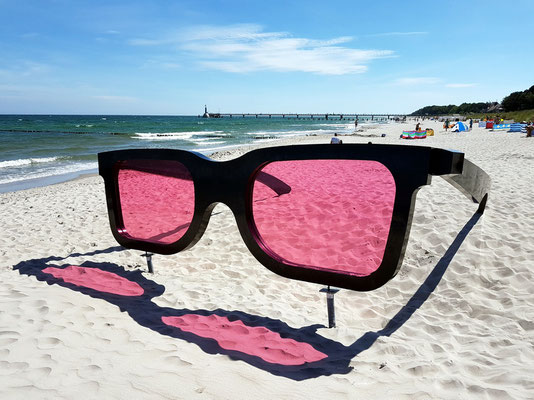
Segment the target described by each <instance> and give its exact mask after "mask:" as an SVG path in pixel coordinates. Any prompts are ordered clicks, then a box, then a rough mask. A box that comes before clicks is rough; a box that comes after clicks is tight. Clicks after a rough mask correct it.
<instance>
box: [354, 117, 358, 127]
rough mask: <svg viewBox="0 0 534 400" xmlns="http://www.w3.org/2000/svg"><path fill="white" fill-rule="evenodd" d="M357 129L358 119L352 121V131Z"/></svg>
mask: <svg viewBox="0 0 534 400" xmlns="http://www.w3.org/2000/svg"><path fill="white" fill-rule="evenodd" d="M357 129H358V117H356V119H355V120H354V130H357Z"/></svg>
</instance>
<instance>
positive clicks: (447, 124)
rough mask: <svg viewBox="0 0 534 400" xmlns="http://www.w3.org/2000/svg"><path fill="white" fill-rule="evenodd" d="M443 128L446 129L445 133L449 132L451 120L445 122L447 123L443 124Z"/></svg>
mask: <svg viewBox="0 0 534 400" xmlns="http://www.w3.org/2000/svg"><path fill="white" fill-rule="evenodd" d="M443 127H444V128H445V132H447V129H449V118H447V119H446V120H445V123H444V124H443Z"/></svg>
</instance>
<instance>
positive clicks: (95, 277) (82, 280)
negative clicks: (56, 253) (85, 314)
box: [43, 265, 145, 296]
mask: <svg viewBox="0 0 534 400" xmlns="http://www.w3.org/2000/svg"><path fill="white" fill-rule="evenodd" d="M43 272H45V273H47V274H50V275H52V276H54V277H55V278H58V279H63V280H64V281H65V282H67V283H72V284H73V285H76V286H82V287H86V288H89V289H93V290H98V291H99V292H104V293H111V294H118V295H121V296H142V295H143V294H144V292H145V291H144V290H143V288H142V287H141V286H140V285H139V284H138V283H136V282H132V281H129V280H128V279H126V278H123V277H122V276H119V275H117V274H114V273H112V272H107V271H102V270H101V269H98V268H85V267H78V266H76V265H69V266H68V267H67V268H54V267H48V268H45V269H43Z"/></svg>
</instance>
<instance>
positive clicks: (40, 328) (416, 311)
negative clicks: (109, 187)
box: [0, 121, 534, 400]
mask: <svg viewBox="0 0 534 400" xmlns="http://www.w3.org/2000/svg"><path fill="white" fill-rule="evenodd" d="M414 126H415V122H411V121H410V122H409V123H406V124H389V125H381V126H379V127H377V128H374V129H369V130H367V131H365V132H360V135H358V136H342V137H340V138H341V139H342V140H343V142H344V143H367V142H368V141H372V142H373V143H389V144H402V145H407V146H410V145H423V146H434V147H441V148H446V149H454V150H459V151H462V152H465V155H466V158H467V159H469V160H471V161H472V162H474V163H475V164H477V165H478V166H480V167H481V168H483V169H484V170H485V171H486V172H487V173H488V174H489V175H490V177H491V179H492V188H491V192H490V196H489V201H488V204H487V208H486V211H485V213H484V214H483V215H482V216H481V217H480V218H479V217H478V216H476V215H475V211H476V209H477V205H476V204H474V203H472V202H470V201H469V200H468V199H467V198H465V197H464V196H463V195H462V194H460V193H459V192H458V191H457V190H455V189H454V188H453V187H452V186H450V185H449V184H448V183H446V182H445V181H444V180H443V179H441V178H439V177H434V178H433V181H432V184H431V185H428V186H425V187H423V188H422V189H421V190H420V191H419V193H418V196H417V205H416V210H415V215H414V219H413V225H412V230H411V235H410V239H409V244H408V247H407V249H406V254H405V257H404V263H403V266H402V268H401V271H400V273H399V274H398V275H397V276H396V277H395V278H393V279H392V280H391V281H390V282H388V283H387V284H386V285H384V286H383V287H381V288H379V289H377V290H375V291H372V292H367V293H360V292H354V291H350V290H342V291H340V292H339V293H338V294H337V295H336V298H335V301H336V319H337V327H336V328H333V329H328V328H326V327H325V325H327V313H326V300H325V296H324V294H323V293H320V292H319V290H320V289H321V288H322V286H321V285H316V284H311V283H306V282H300V281H292V280H289V279H286V278H283V277H280V276H278V275H276V274H274V273H272V272H270V271H269V270H268V269H267V268H265V267H264V266H262V265H261V264H260V263H259V262H258V261H256V259H255V258H254V257H253V256H252V255H251V254H250V253H249V252H248V250H247V248H246V247H245V244H244V243H243V241H242V239H241V236H240V235H239V232H238V230H237V227H236V225H235V220H234V218H233V215H232V213H231V212H230V210H229V209H228V208H227V207H226V206H224V205H218V206H217V207H216V209H215V210H214V214H213V216H212V218H211V220H210V223H209V225H208V228H207V230H206V233H205V235H204V236H203V238H202V239H201V240H200V241H199V242H198V243H197V244H196V245H195V246H194V247H192V248H191V249H189V250H187V251H184V252H182V253H179V254H176V255H171V256H161V255H155V256H154V257H153V262H154V269H155V272H154V274H149V273H147V267H146V262H145V259H144V258H143V257H141V254H142V253H141V252H140V251H134V250H127V249H123V248H121V247H120V246H119V245H118V244H117V242H116V241H115V239H114V238H113V236H112V234H111V231H110V228H109V222H108V216H107V210H106V204H105V196H104V184H103V180H102V178H101V177H99V176H90V177H84V178H82V179H76V180H73V181H69V182H66V183H61V184H56V185H51V186H47V187H42V188H34V189H28V190H23V191H18V192H12V193H3V194H0V260H1V263H0V280H1V282H2V283H1V285H0V394H1V397H2V399H10V400H11V399H24V400H29V399H72V398H75V397H77V398H80V397H81V398H84V399H93V398H99V399H128V400H131V399H191V398H195V399H250V398H256V399H307V400H309V399H336V400H337V399H356V398H366V399H454V400H457V399H514V400H517V399H532V398H534V380H533V379H532V370H533V369H534V207H533V199H534V139H533V138H525V134H524V133H504V132H491V131H488V130H485V129H482V128H478V127H474V128H473V131H471V132H467V133H465V132H461V133H455V132H450V131H449V132H445V131H444V130H443V128H442V126H441V123H438V122H429V121H424V122H423V123H422V127H423V128H433V129H434V130H435V136H431V137H428V138H427V139H424V140H401V139H399V135H400V134H401V133H402V131H403V129H406V130H408V129H410V130H411V129H413V128H414ZM382 133H385V134H386V136H385V137H381V134H382ZM368 134H369V135H370V136H366V135H368ZM329 141H330V136H309V137H301V138H296V139H292V141H291V142H292V143H297V142H299V143H300V142H304V143H328V142H329ZM278 144H286V143H285V142H269V143H267V144H264V145H278ZM250 149H251V147H243V148H240V149H237V150H232V151H227V152H225V153H224V154H219V155H218V157H219V158H224V159H228V158H233V157H236V156H237V155H238V154H241V153H243V152H245V151H248V150H250ZM332 206H333V207H335V206H336V205H335V204H333V205H332ZM70 265H73V266H82V267H88V268H98V269H100V270H102V271H106V272H107V273H110V274H111V273H112V274H114V275H115V276H119V277H121V278H122V279H119V278H117V279H119V281H120V283H121V284H122V285H123V286H124V289H125V290H133V291H134V292H135V290H137V289H138V288H139V287H141V288H142V289H143V293H144V294H143V295H142V296H136V295H132V296H129V295H121V294H112V293H105V292H104V293H99V292H98V291H97V290H94V289H91V288H83V287H81V286H79V285H76V284H73V283H65V282H64V281H62V280H61V279H60V278H55V277H54V275H52V274H51V273H47V272H44V271H43V270H44V269H46V268H50V269H49V270H48V271H54V268H62V267H65V266H70ZM82 273H83V272H82ZM129 282H134V284H131V285H130V284H129ZM129 285H130V286H129ZM185 315H189V316H190V315H196V316H197V317H195V318H197V319H200V320H201V321H204V322H205V326H208V325H209V324H210V323H213V324H215V325H216V324H222V325H225V324H226V328H227V329H230V330H232V332H233V333H234V334H235V335H237V337H239V334H241V335H243V337H245V336H247V337H248V336H249V335H257V339H256V343H257V344H258V346H259V347H260V348H261V349H265V348H266V347H269V346H271V348H272V347H273V346H274V347H275V346H276V343H274V342H276V340H280V341H281V342H282V343H283V346H285V347H284V348H283V349H279V350H277V351H280V352H284V355H285V356H286V358H287V359H288V360H291V359H292V357H293V359H298V357H299V354H298V353H299V352H302V351H303V349H304V350H305V351H308V354H311V355H312V356H313V354H314V352H321V353H323V354H326V355H327V356H328V357H327V358H326V359H325V361H324V362H322V363H317V364H313V365H312V364H310V365H312V366H311V367H308V366H307V365H306V364H299V363H297V362H295V363H294V364H297V365H291V363H290V362H289V361H288V364H286V365H282V364H277V363H275V362H269V361H268V358H267V361H266V359H265V358H261V357H257V356H255V355H254V354H255V353H253V354H252V355H251V354H247V353H246V352H243V351H242V347H240V343H239V341H238V342H237V343H226V345H224V346H221V345H219V344H217V342H216V341H215V340H214V339H212V338H209V337H201V336H198V335H196V334H195V333H193V332H191V331H187V329H185V328H184V329H179V328H173V327H170V326H168V325H167V326H166V325H164V324H162V323H161V319H162V318H171V320H172V321H174V322H176V321H181V322H180V323H182V324H185V323H186V322H187V321H186V320H185V319H184V318H185V317H184V318H182V319H180V320H177V319H176V318H181V317H183V316H185ZM158 321H159V322H158ZM184 321H185V322H184ZM221 329H223V328H221ZM235 335H234V336H231V337H232V338H235V337H236V336H235ZM228 340H229V341H231V339H228ZM262 340H263V341H265V343H263V342H262ZM271 341H272V342H273V343H271ZM310 346H311V347H310ZM262 351H263V350H262Z"/></svg>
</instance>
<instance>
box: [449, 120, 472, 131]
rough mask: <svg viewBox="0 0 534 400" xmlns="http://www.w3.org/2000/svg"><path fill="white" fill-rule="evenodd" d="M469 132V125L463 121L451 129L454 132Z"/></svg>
mask: <svg viewBox="0 0 534 400" xmlns="http://www.w3.org/2000/svg"><path fill="white" fill-rule="evenodd" d="M468 130H469V127H468V126H467V124H466V123H464V122H461V121H458V122H457V123H456V124H455V125H454V126H453V127H452V129H451V131H452V132H466V131H468Z"/></svg>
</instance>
